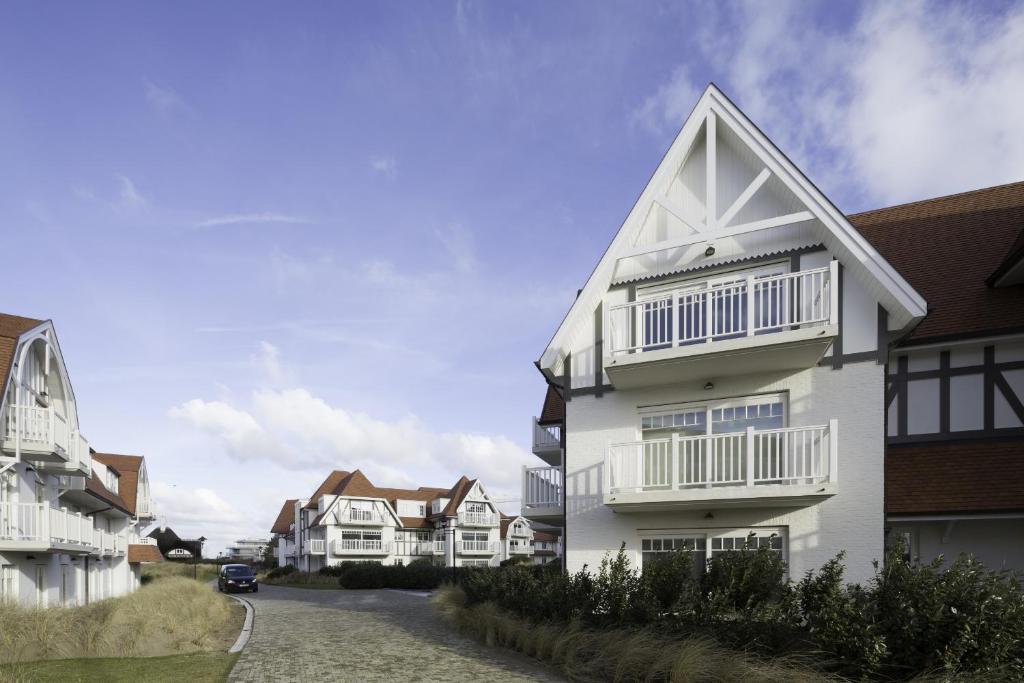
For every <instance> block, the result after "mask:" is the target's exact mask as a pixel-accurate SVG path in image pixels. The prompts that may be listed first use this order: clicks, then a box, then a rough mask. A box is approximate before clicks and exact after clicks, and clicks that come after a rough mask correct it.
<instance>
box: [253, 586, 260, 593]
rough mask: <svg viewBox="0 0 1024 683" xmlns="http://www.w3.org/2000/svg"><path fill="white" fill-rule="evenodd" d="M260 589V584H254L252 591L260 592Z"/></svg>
mask: <svg viewBox="0 0 1024 683" xmlns="http://www.w3.org/2000/svg"><path fill="white" fill-rule="evenodd" d="M259 591H260V587H259V586H253V587H252V592H253V593H258V592H259Z"/></svg>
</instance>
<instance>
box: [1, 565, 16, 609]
mask: <svg viewBox="0 0 1024 683" xmlns="http://www.w3.org/2000/svg"><path fill="white" fill-rule="evenodd" d="M16 572H17V568H16V567H15V566H14V565H13V564H4V565H0V601H3V602H8V601H10V602H14V601H16V600H17V599H18V592H17V582H16V577H17V573H16Z"/></svg>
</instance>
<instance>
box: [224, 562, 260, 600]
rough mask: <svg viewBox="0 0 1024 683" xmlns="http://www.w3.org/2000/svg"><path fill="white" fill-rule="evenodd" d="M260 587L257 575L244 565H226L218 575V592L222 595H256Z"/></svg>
mask: <svg viewBox="0 0 1024 683" xmlns="http://www.w3.org/2000/svg"><path fill="white" fill-rule="evenodd" d="M259 589H260V587H259V586H258V585H257V584H256V575H255V574H253V573H252V569H251V568H250V567H249V566H248V565H244V564H226V565H224V566H223V567H221V568H220V574H218V575H217V590H219V591H220V592H222V593H225V592H226V593H230V592H232V591H249V592H251V593H255V592H256V591H258V590H259Z"/></svg>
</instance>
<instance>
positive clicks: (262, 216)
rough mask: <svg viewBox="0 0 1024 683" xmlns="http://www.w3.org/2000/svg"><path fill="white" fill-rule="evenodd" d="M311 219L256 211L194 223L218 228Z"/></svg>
mask: <svg viewBox="0 0 1024 683" xmlns="http://www.w3.org/2000/svg"><path fill="white" fill-rule="evenodd" d="M311 222H312V221H310V220H308V219H306V218H302V217H301V216H293V215H290V214H286V213H273V212H269V211H267V212H257V213H230V214H227V215H224V216H214V217H213V218H207V219H205V220H201V221H199V222H197V223H195V224H194V225H195V227H197V228H219V227H222V226H227V225H266V224H273V223H280V224H293V225H308V224H310V223H311Z"/></svg>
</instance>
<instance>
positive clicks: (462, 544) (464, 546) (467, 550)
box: [458, 541, 498, 555]
mask: <svg viewBox="0 0 1024 683" xmlns="http://www.w3.org/2000/svg"><path fill="white" fill-rule="evenodd" d="M458 550H459V552H460V553H462V554H464V555H493V554H494V553H496V552H498V544H497V543H494V542H493V541H459V545H458Z"/></svg>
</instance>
